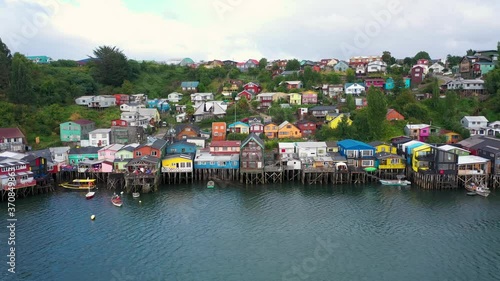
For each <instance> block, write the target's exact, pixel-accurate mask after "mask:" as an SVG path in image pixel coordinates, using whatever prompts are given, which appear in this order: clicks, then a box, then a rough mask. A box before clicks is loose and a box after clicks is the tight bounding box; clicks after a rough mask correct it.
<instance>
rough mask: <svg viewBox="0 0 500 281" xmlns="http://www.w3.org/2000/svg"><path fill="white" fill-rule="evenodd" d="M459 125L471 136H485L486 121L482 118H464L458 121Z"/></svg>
mask: <svg viewBox="0 0 500 281" xmlns="http://www.w3.org/2000/svg"><path fill="white" fill-rule="evenodd" d="M460 124H462V126H463V127H464V128H466V129H467V130H469V132H470V135H471V136H475V135H482V136H484V135H486V128H487V127H488V119H486V117H484V116H464V117H463V118H462V119H461V120H460Z"/></svg>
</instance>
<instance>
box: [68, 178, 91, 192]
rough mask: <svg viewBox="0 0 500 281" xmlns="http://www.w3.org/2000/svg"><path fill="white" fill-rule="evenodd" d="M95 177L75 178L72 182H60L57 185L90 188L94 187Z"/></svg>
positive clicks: (72, 188) (70, 188)
mask: <svg viewBox="0 0 500 281" xmlns="http://www.w3.org/2000/svg"><path fill="white" fill-rule="evenodd" d="M95 181H96V180H95V179H75V180H73V181H72V182H65V183H61V184H60V185H59V186H61V187H63V188H65V189H69V190H90V189H94V188H95Z"/></svg>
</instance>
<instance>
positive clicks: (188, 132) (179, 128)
mask: <svg viewBox="0 0 500 281" xmlns="http://www.w3.org/2000/svg"><path fill="white" fill-rule="evenodd" d="M174 129H175V139H176V140H183V139H186V138H187V137H199V136H200V128H199V127H198V126H196V125H193V124H179V125H176V126H175V128H174Z"/></svg>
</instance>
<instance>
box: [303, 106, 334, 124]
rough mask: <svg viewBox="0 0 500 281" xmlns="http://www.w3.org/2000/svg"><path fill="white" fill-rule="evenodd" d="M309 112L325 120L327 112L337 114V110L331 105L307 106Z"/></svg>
mask: <svg viewBox="0 0 500 281" xmlns="http://www.w3.org/2000/svg"><path fill="white" fill-rule="evenodd" d="M309 113H310V114H311V115H312V116H314V117H316V118H317V119H319V120H325V118H326V116H328V115H329V114H338V113H339V110H338V109H337V107H336V106H333V105H319V106H315V107H312V108H309Z"/></svg>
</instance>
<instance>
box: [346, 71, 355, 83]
mask: <svg viewBox="0 0 500 281" xmlns="http://www.w3.org/2000/svg"><path fill="white" fill-rule="evenodd" d="M345 80H346V81H347V83H354V81H356V73H355V72H354V69H352V68H348V69H347V70H346V72H345Z"/></svg>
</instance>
